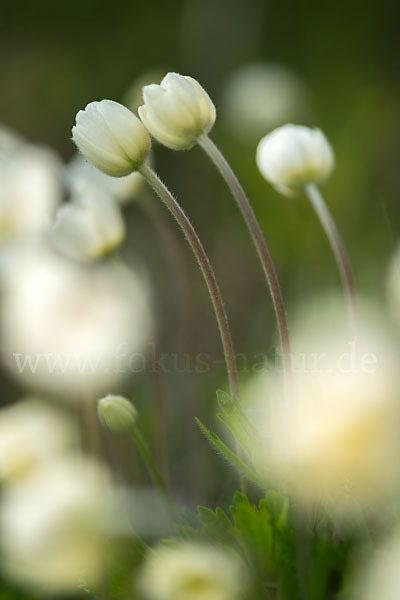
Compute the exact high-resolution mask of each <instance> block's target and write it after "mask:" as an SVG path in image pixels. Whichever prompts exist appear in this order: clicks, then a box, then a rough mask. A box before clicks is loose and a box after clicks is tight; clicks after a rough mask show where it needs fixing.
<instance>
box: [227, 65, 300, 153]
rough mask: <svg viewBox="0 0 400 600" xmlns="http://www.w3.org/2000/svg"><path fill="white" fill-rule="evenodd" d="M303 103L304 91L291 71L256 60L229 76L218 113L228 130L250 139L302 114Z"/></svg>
mask: <svg viewBox="0 0 400 600" xmlns="http://www.w3.org/2000/svg"><path fill="white" fill-rule="evenodd" d="M306 107H307V92H306V90H305V87H304V85H303V83H302V82H301V80H300V79H299V78H298V77H297V76H296V75H295V74H294V73H292V72H291V71H290V70H289V69H287V68H286V67H284V66H282V65H279V64H274V63H268V62H265V63H263V62H257V63H250V64H247V65H244V66H242V67H240V68H239V69H237V70H235V71H234V72H233V73H232V74H231V75H230V76H229V78H228V79H227V81H226V82H225V86H224V88H223V96H222V109H221V113H223V115H224V121H225V122H226V124H227V126H228V127H229V130H230V131H232V132H233V133H235V134H237V136H238V137H240V138H242V139H245V140H249V141H253V140H256V139H260V135H264V134H266V133H268V131H271V129H273V128H274V127H278V126H279V125H282V124H283V123H287V122H288V121H296V120H297V119H298V118H302V117H303V116H304V113H305V112H306Z"/></svg>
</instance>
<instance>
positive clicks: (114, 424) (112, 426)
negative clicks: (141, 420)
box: [97, 394, 137, 433]
mask: <svg viewBox="0 0 400 600" xmlns="http://www.w3.org/2000/svg"><path fill="white" fill-rule="evenodd" d="M97 414H98V416H99V419H100V421H101V423H102V424H103V425H104V427H106V428H107V429H109V430H110V431H112V432H113V433H124V432H126V431H129V430H131V429H132V427H133V426H134V425H135V421H136V415H137V411H136V408H135V407H134V406H133V404H132V403H131V402H129V400H127V399H126V398H124V397H123V396H113V395H112V394H108V395H107V396H105V397H104V398H102V399H101V400H99V403H98V405H97Z"/></svg>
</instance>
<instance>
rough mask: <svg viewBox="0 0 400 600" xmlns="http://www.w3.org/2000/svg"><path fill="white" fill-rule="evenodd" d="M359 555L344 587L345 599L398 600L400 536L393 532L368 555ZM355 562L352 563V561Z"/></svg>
mask: <svg viewBox="0 0 400 600" xmlns="http://www.w3.org/2000/svg"><path fill="white" fill-rule="evenodd" d="M365 554H366V555H363V554H362V553H359V554H358V555H357V557H356V558H357V561H356V564H355V566H354V567H353V570H352V574H351V575H352V577H351V578H350V579H349V581H348V583H347V585H346V588H345V589H346V590H347V591H346V593H345V594H344V595H343V597H344V598H345V600H376V599H377V598H385V600H398V597H399V592H400V571H399V564H400V535H399V532H398V531H397V532H395V533H394V534H393V535H392V536H390V538H389V539H386V540H385V541H384V542H383V543H381V544H380V545H379V548H378V549H375V550H374V551H373V552H371V549H369V550H368V553H365ZM354 562H355V561H354Z"/></svg>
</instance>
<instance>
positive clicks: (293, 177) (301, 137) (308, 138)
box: [256, 125, 335, 196]
mask: <svg viewBox="0 0 400 600" xmlns="http://www.w3.org/2000/svg"><path fill="white" fill-rule="evenodd" d="M256 158H257V165H258V168H259V169H260V171H261V173H262V175H263V176H264V177H265V179H267V181H269V182H270V183H272V185H274V186H275V187H276V188H277V189H278V190H279V191H280V192H281V193H282V194H285V195H287V196H290V195H292V194H293V193H295V192H296V191H299V190H300V189H301V188H303V187H304V186H305V185H307V184H310V183H322V182H323V181H325V180H326V179H327V178H328V177H329V175H330V174H331V172H332V169H333V166H334V162H335V159H334V154H333V151H332V148H331V146H330V144H329V142H328V140H327V139H326V137H325V135H324V134H323V133H322V131H321V130H320V129H316V128H315V129H311V128H309V127H303V126H300V125H284V126H283V127H278V129H275V130H274V131H272V132H271V133H269V134H268V135H266V136H265V137H263V138H262V140H261V141H260V143H259V144H258V148H257V157H256Z"/></svg>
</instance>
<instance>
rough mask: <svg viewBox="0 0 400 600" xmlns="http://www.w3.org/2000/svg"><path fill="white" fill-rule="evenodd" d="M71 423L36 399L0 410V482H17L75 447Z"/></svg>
mask: <svg viewBox="0 0 400 600" xmlns="http://www.w3.org/2000/svg"><path fill="white" fill-rule="evenodd" d="M76 437H77V435H76V431H75V429H74V426H73V423H72V422H71V420H70V419H69V418H68V417H67V416H66V415H65V414H63V413H62V412H61V411H59V410H56V409H55V408H50V406H48V405H47V404H44V403H43V402H40V401H38V400H25V401H22V402H19V403H18V404H15V405H13V406H11V407H7V408H3V409H1V410H0V483H3V482H10V481H15V480H18V479H19V478H21V477H23V476H26V475H27V474H29V473H31V472H32V470H33V469H34V468H37V467H38V466H40V465H42V464H43V463H44V462H48V461H50V460H54V457H55V456H57V455H58V454H62V453H63V452H65V451H66V450H71V449H72V448H74V447H75V446H76V444H77V440H76Z"/></svg>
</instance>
